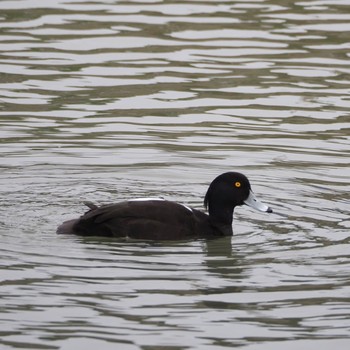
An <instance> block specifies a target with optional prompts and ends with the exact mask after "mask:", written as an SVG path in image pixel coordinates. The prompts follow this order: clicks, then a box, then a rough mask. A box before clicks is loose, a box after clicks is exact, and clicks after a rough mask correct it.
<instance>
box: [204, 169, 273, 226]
mask: <svg viewBox="0 0 350 350" xmlns="http://www.w3.org/2000/svg"><path fill="white" fill-rule="evenodd" d="M243 204H247V205H249V206H251V207H253V208H255V209H257V210H260V211H265V212H269V213H270V212H272V210H271V208H269V207H268V206H267V205H265V204H263V203H261V202H259V201H258V200H257V199H256V197H255V195H254V193H253V192H252V190H251V186H250V183H249V180H248V179H247V177H246V176H245V175H243V174H241V173H237V172H228V173H224V174H221V175H219V176H218V177H217V178H215V179H214V180H213V182H212V183H211V184H210V186H209V188H208V191H207V193H206V195H205V198H204V205H205V207H206V208H207V209H208V211H209V216H210V218H211V220H212V221H213V222H215V223H217V224H219V225H228V226H229V227H231V225H232V216H233V211H234V209H235V207H236V206H239V205H243Z"/></svg>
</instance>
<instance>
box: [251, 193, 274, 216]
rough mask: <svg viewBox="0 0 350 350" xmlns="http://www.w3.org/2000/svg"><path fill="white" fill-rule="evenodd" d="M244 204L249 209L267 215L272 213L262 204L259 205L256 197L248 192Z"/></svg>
mask: <svg viewBox="0 0 350 350" xmlns="http://www.w3.org/2000/svg"><path fill="white" fill-rule="evenodd" d="M244 204H246V205H249V206H250V207H252V208H254V209H256V210H259V211H264V212H267V213H272V209H271V208H270V207H269V206H267V205H266V204H264V203H261V202H260V201H259V200H258V199H257V198H256V197H255V194H254V193H253V192H252V191H249V196H248V198H247V199H246V200H245V201H244Z"/></svg>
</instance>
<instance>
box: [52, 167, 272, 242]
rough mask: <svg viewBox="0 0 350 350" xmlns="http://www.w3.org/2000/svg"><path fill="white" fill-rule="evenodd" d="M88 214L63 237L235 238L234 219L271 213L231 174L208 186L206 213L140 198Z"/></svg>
mask: <svg viewBox="0 0 350 350" xmlns="http://www.w3.org/2000/svg"><path fill="white" fill-rule="evenodd" d="M84 204H85V205H86V206H87V207H88V211H87V212H85V214H83V215H82V216H80V217H79V218H77V219H72V220H68V221H65V222H63V223H62V224H61V225H60V226H59V227H58V229H57V233H58V234H75V235H79V236H103V237H118V238H130V239H141V240H157V241H160V240H186V239H194V238H215V237H223V236H232V235H233V230H232V221H233V213H234V210H235V208H236V207H237V206H242V205H248V206H250V207H252V208H254V209H256V210H258V211H262V212H267V213H272V209H271V208H270V207H269V206H268V205H266V204H264V203H262V202H260V201H259V200H258V199H257V197H256V196H255V194H254V192H253V191H252V188H251V185H250V182H249V180H248V178H247V177H246V176H245V175H243V174H241V173H239V172H233V171H231V172H226V173H223V174H221V175H219V176H217V177H216V178H215V179H214V180H213V181H212V182H211V183H210V185H209V188H208V190H207V192H206V195H205V197H204V207H205V208H206V209H207V212H204V211H201V210H198V209H194V208H191V207H188V206H187V205H183V204H180V203H177V202H173V201H169V200H165V199H163V198H136V199H131V200H126V201H122V202H119V203H113V204H105V205H100V206H98V205H96V204H94V203H92V202H85V203H84Z"/></svg>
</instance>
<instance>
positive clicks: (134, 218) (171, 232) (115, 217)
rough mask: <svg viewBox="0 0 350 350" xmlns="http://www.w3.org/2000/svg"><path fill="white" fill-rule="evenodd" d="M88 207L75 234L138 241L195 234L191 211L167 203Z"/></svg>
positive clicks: (186, 236)
mask: <svg viewBox="0 0 350 350" xmlns="http://www.w3.org/2000/svg"><path fill="white" fill-rule="evenodd" d="M89 208H90V210H89V211H88V212H87V213H85V214H84V215H83V216H81V217H80V218H79V219H78V220H77V221H76V222H75V224H74V227H73V228H74V231H75V233H76V234H80V235H88V236H91V235H93V236H115V237H130V238H139V239H182V238H183V239H185V238H188V237H191V236H194V235H195V234H196V232H195V227H194V219H193V212H192V210H191V209H190V208H188V207H185V206H182V205H181V204H177V203H174V202H170V201H127V202H121V203H117V204H109V205H103V206H100V207H97V206H95V205H93V206H90V205H89Z"/></svg>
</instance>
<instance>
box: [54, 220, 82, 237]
mask: <svg viewBox="0 0 350 350" xmlns="http://www.w3.org/2000/svg"><path fill="white" fill-rule="evenodd" d="M77 221H78V219H73V220H68V221H65V222H64V223H63V224H62V225H60V226H58V228H57V231H56V233H57V234H59V235H61V234H62V235H72V234H74V228H73V227H74V224H75V223H76V222H77Z"/></svg>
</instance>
